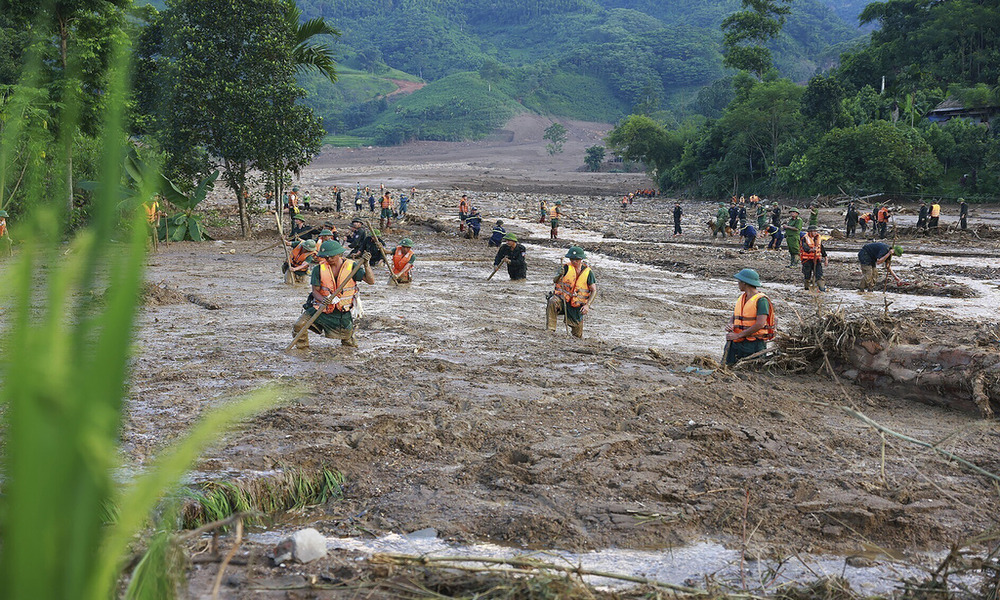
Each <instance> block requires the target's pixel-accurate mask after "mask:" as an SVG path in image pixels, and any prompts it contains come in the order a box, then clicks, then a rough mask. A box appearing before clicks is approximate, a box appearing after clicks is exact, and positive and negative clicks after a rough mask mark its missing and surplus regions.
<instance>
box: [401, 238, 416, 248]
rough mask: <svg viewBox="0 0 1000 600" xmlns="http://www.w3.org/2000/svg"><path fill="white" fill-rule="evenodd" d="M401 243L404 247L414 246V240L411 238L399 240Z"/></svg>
mask: <svg viewBox="0 0 1000 600" xmlns="http://www.w3.org/2000/svg"><path fill="white" fill-rule="evenodd" d="M399 245H400V246H402V247H404V248H412V247H413V240H411V239H410V238H403V241H401V242H399Z"/></svg>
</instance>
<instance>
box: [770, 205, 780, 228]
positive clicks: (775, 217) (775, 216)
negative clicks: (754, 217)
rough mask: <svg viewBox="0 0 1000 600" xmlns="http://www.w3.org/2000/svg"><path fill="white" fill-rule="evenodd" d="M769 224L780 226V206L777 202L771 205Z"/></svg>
mask: <svg viewBox="0 0 1000 600" xmlns="http://www.w3.org/2000/svg"><path fill="white" fill-rule="evenodd" d="M771 225H774V226H775V227H781V207H780V206H778V205H777V204H772V205H771Z"/></svg>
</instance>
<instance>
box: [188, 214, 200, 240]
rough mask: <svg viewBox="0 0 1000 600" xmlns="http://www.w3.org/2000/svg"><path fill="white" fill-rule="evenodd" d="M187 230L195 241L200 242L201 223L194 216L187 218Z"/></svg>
mask: <svg viewBox="0 0 1000 600" xmlns="http://www.w3.org/2000/svg"><path fill="white" fill-rule="evenodd" d="M188 232H190V234H191V239H192V240H194V241H196V242H200V241H201V240H202V237H201V223H199V222H198V220H197V219H195V218H194V217H191V218H189V219H188Z"/></svg>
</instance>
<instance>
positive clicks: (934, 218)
mask: <svg viewBox="0 0 1000 600" xmlns="http://www.w3.org/2000/svg"><path fill="white" fill-rule="evenodd" d="M940 222H941V205H940V204H938V203H937V202H935V203H934V204H931V220H930V222H929V223H928V224H927V226H928V227H929V228H930V229H931V230H932V231H937V228H938V224H939V223H940Z"/></svg>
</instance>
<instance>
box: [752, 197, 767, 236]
mask: <svg viewBox="0 0 1000 600" xmlns="http://www.w3.org/2000/svg"><path fill="white" fill-rule="evenodd" d="M754 198H757V196H754ZM756 205H757V207H756V209H755V210H756V213H757V214H756V217H757V229H759V230H760V231H764V229H765V228H766V227H767V210H766V209H765V208H764V205H763V204H761V203H760V198H757V202H756Z"/></svg>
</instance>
